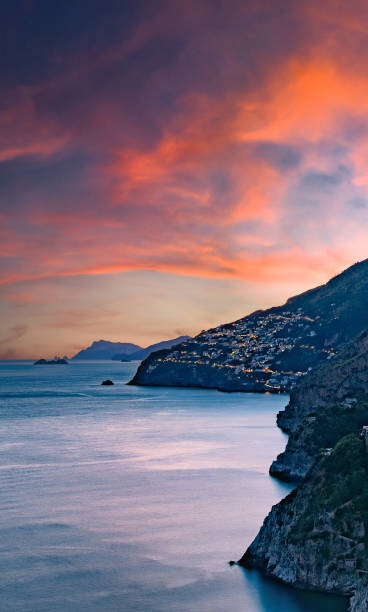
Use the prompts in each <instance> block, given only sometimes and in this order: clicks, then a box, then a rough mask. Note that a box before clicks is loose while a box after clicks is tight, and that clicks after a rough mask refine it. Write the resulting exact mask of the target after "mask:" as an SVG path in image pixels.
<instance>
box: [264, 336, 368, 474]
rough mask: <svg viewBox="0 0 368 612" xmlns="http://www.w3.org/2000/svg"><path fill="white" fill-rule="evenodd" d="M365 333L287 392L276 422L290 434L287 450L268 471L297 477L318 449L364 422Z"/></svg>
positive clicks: (367, 417)
mask: <svg viewBox="0 0 368 612" xmlns="http://www.w3.org/2000/svg"><path fill="white" fill-rule="evenodd" d="M367 396H368V332H364V333H362V334H361V335H360V336H359V337H358V338H357V340H355V341H353V342H352V343H350V344H349V345H348V346H347V347H346V348H345V349H344V350H342V351H341V353H340V354H338V355H337V356H336V357H334V358H333V359H331V360H330V361H329V362H328V363H324V364H322V365H320V366H319V367H318V368H316V369H315V370H314V371H313V372H311V373H310V374H309V375H308V376H306V377H305V378H304V379H303V380H302V381H301V382H300V383H299V384H298V385H297V386H296V387H295V389H293V390H292V391H291V394H290V402H289V404H288V405H287V407H286V408H285V410H283V411H282V412H280V413H279V414H278V418H277V423H278V425H279V427H281V429H283V430H284V431H285V432H286V433H288V434H289V440H288V443H287V446H286V449H285V451H284V452H283V453H281V454H280V455H279V456H278V457H277V459H276V460H275V461H274V462H273V463H272V465H271V468H270V473H271V474H272V475H273V476H276V477H278V478H280V479H281V480H289V481H295V482H298V481H301V480H302V479H303V478H304V477H305V476H306V474H307V472H308V470H309V468H310V467H311V466H312V464H313V461H314V458H315V456H316V454H317V453H318V451H319V449H320V448H330V447H332V446H334V445H335V444H336V442H337V441H338V440H339V439H340V438H341V437H342V436H343V435H345V434H347V433H350V432H353V431H357V430H359V428H361V427H362V426H363V425H367V424H368V410H367V402H366V399H367Z"/></svg>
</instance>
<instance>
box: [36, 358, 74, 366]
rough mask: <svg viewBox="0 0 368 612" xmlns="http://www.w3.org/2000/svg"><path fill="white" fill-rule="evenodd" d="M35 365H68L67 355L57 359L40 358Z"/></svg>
mask: <svg viewBox="0 0 368 612" xmlns="http://www.w3.org/2000/svg"><path fill="white" fill-rule="evenodd" d="M33 365H68V362H67V360H66V359H65V357H63V358H55V359H38V360H37V361H35V362H34V364H33Z"/></svg>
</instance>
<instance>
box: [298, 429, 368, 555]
mask: <svg viewBox="0 0 368 612" xmlns="http://www.w3.org/2000/svg"><path fill="white" fill-rule="evenodd" d="M367 458H368V455H367V453H366V450H365V443H364V442H363V441H362V440H360V439H359V438H358V437H357V435H355V434H349V435H347V436H345V437H344V438H342V439H341V440H340V441H339V442H338V443H337V444H336V446H335V448H334V450H333V451H332V452H331V454H329V455H326V456H322V457H321V458H320V459H319V460H318V461H317V463H316V465H315V466H314V468H313V470H312V471H311V473H310V475H309V477H308V479H307V482H306V485H307V486H308V484H309V486H310V490H311V496H310V499H309V500H308V506H307V508H306V510H305V512H303V513H302V514H301V515H300V516H299V517H298V518H297V520H296V522H295V523H294V524H293V525H292V527H291V529H290V531H289V534H288V540H289V542H290V543H292V544H297V543H300V542H303V541H306V540H313V539H316V540H319V555H320V557H321V558H323V559H325V560H327V559H329V560H333V559H334V551H333V546H334V544H333V539H332V538H331V531H333V533H334V534H337V536H338V537H341V536H342V537H345V538H347V539H348V538H350V539H351V548H352V550H353V549H354V553H353V555H352V556H353V557H354V558H355V560H356V562H357V565H358V566H359V565H360V566H361V567H363V566H364V567H366V555H367V550H368V547H367V545H368V542H367V541H365V540H366V538H365V537H364V533H367V530H368V465H367ZM326 513H328V516H329V522H328V527H327V526H326V522H324V521H323V520H322V519H321V517H323V516H325V515H326ZM357 524H363V525H364V528H365V529H364V530H361V534H360V536H359V538H358V539H356V533H357V532H356V525H357ZM352 534H355V535H354V537H352ZM359 544H360V545H361V546H358V545H359ZM362 545H363V546H362Z"/></svg>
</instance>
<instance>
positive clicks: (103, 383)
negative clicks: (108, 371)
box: [101, 379, 115, 386]
mask: <svg viewBox="0 0 368 612" xmlns="http://www.w3.org/2000/svg"><path fill="white" fill-rule="evenodd" d="M114 384H115V383H113V382H112V380H110V379H107V380H103V381H102V383H101V385H107V386H109V385H114Z"/></svg>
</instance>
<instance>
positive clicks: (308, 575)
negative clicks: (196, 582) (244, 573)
mask: <svg viewBox="0 0 368 612" xmlns="http://www.w3.org/2000/svg"><path fill="white" fill-rule="evenodd" d="M278 423H279V425H280V427H282V429H284V431H286V432H287V433H288V434H289V442H288V444H287V447H286V450H285V452H284V453H282V454H281V455H279V457H278V458H277V459H276V460H275V461H274V462H273V464H272V466H271V468H270V473H271V474H273V475H274V476H277V477H279V478H281V479H284V480H294V481H297V482H298V487H297V488H296V489H295V490H294V491H293V492H292V493H290V495H288V496H287V497H286V498H285V499H283V500H282V501H281V502H280V503H279V504H276V505H275V506H273V508H272V509H271V512H270V513H269V515H268V516H267V518H266V519H265V521H264V523H263V526H262V528H261V530H260V532H259V534H258V535H257V537H256V538H255V540H254V541H253V542H252V544H251V545H250V546H249V548H248V550H247V551H246V553H245V554H244V555H243V557H242V558H241V559H240V561H239V564H240V565H242V566H244V567H246V568H256V569H259V570H260V571H262V572H263V573H264V574H266V575H268V576H270V577H272V578H274V579H276V580H280V581H282V582H284V583H285V584H289V585H292V586H294V587H297V588H306V589H313V590H319V591H325V592H328V593H335V594H337V595H345V596H349V597H350V610H351V612H363V611H364V612H366V610H367V609H368V453H367V448H368V438H367V436H365V435H362V433H361V432H362V427H364V426H367V425H368V332H364V333H362V334H361V335H360V336H359V337H358V338H357V339H356V340H355V341H353V342H351V343H350V344H349V345H348V346H346V347H345V349H343V350H342V351H341V353H340V354H339V355H337V356H336V357H334V359H333V360H331V361H330V362H328V363H327V364H323V365H320V366H319V367H318V368H316V370H314V371H313V372H312V373H310V374H309V375H308V376H307V377H305V378H304V379H303V380H302V381H301V382H300V383H299V384H298V385H297V386H296V388H295V389H294V390H293V391H292V393H291V397H290V403H289V405H288V406H287V407H286V409H285V410H284V411H282V412H281V413H280V414H279V415H278Z"/></svg>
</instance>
